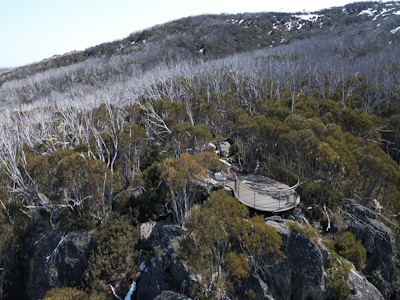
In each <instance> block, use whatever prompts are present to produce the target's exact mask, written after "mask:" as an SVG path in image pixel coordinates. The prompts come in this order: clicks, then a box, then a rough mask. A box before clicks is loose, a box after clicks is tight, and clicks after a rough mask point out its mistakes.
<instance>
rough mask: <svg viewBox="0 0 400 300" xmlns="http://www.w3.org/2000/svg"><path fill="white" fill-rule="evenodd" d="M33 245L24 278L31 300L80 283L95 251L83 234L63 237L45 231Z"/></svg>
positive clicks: (57, 233)
mask: <svg viewBox="0 0 400 300" xmlns="http://www.w3.org/2000/svg"><path fill="white" fill-rule="evenodd" d="M33 242H34V244H33V245H31V247H32V248H31V251H32V252H31V255H30V258H29V260H28V261H27V262H26V264H27V272H26V274H25V286H26V290H27V293H28V295H29V298H30V299H41V298H43V297H44V295H45V294H46V292H47V291H48V290H50V289H51V288H53V287H60V288H62V287H68V286H73V285H74V284H76V283H77V282H79V280H80V279H81V276H82V274H83V272H84V271H85V269H86V267H87V264H88V260H89V255H90V251H91V250H92V249H93V247H94V242H93V237H92V233H91V232H89V231H84V230H79V231H74V232H70V233H68V234H63V233H61V232H56V231H52V230H51V229H48V228H45V229H44V231H43V232H41V233H40V236H38V237H37V238H36V237H35V238H34V239H33Z"/></svg>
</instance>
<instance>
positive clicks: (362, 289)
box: [347, 269, 384, 300]
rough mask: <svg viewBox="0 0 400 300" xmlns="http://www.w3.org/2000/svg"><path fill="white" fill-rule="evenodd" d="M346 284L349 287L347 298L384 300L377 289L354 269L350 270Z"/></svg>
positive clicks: (351, 299)
mask: <svg viewBox="0 0 400 300" xmlns="http://www.w3.org/2000/svg"><path fill="white" fill-rule="evenodd" d="M347 284H348V285H349V287H350V289H351V295H350V296H349V297H348V298H347V299H348V300H384V298H383V296H382V294H381V293H380V292H379V291H378V289H377V288H376V287H375V286H374V285H373V284H372V283H371V282H369V281H368V280H367V279H366V278H365V277H364V276H362V275H361V274H359V273H358V272H356V271H355V270H354V269H352V270H351V271H350V274H349V278H348V279H347Z"/></svg>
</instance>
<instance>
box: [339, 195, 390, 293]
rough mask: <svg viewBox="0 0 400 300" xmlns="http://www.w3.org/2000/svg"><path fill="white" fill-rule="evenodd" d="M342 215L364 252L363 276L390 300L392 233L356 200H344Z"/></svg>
mask: <svg viewBox="0 0 400 300" xmlns="http://www.w3.org/2000/svg"><path fill="white" fill-rule="evenodd" d="M342 207H343V211H342V214H343V216H344V218H345V221H346V223H347V225H348V227H349V230H350V231H351V232H352V233H353V234H355V236H356V237H357V239H359V240H361V241H362V244H363V245H364V247H365V249H366V250H367V264H366V267H365V268H364V270H363V271H364V273H365V274H366V275H368V278H369V281H371V283H373V285H374V286H375V287H377V288H378V290H379V291H380V292H381V293H382V295H383V296H384V298H385V299H390V297H391V295H392V294H393V292H394V289H395V288H396V284H397V281H396V278H395V268H396V246H395V236H394V233H393V232H392V231H391V230H390V229H389V228H388V227H387V226H385V225H384V224H383V223H382V222H380V221H379V220H378V219H377V213H376V212H375V211H373V210H371V209H368V208H366V207H364V206H362V205H360V204H358V203H357V202H356V201H353V200H349V199H346V200H343V201H342Z"/></svg>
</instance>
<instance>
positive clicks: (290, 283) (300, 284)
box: [264, 218, 387, 300]
mask: <svg viewBox="0 0 400 300" xmlns="http://www.w3.org/2000/svg"><path fill="white" fill-rule="evenodd" d="M266 223H267V225H269V226H272V227H274V228H275V229H276V231H277V232H278V233H279V234H280V235H281V237H282V240H283V243H284V246H283V247H284V252H285V255H286V258H285V259H284V260H283V261H281V262H280V263H279V264H277V265H275V266H272V267H271V268H270V269H269V271H268V272H267V276H265V278H264V279H265V281H266V283H267V285H268V291H269V292H270V293H271V294H272V296H273V297H274V299H328V298H329V291H328V289H327V282H329V277H328V275H327V272H326V268H327V267H328V265H329V261H330V260H331V259H332V258H331V255H330V252H329V250H328V249H327V248H326V247H325V246H324V244H322V243H321V242H320V240H318V239H316V238H311V237H309V236H307V235H305V234H303V233H301V232H299V231H297V230H296V229H293V228H291V227H290V226H289V225H288V223H287V222H286V221H284V220H280V219H279V218H274V219H270V220H268V221H267V222H266ZM381 225H382V224H381ZM347 284H348V285H349V287H350V289H351V295H350V296H349V299H353V300H356V299H371V300H372V299H387V298H386V296H383V293H381V292H382V291H380V290H378V289H377V287H375V286H374V285H373V284H372V283H371V282H369V281H368V280H367V279H366V277H364V276H363V275H362V274H360V273H358V272H357V271H356V270H355V268H353V269H352V270H351V271H350V274H349V276H348V279H347Z"/></svg>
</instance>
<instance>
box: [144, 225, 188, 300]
mask: <svg viewBox="0 0 400 300" xmlns="http://www.w3.org/2000/svg"><path fill="white" fill-rule="evenodd" d="M140 236H141V241H140V243H139V244H140V245H144V246H147V247H148V246H150V247H151V249H152V252H153V256H152V257H151V258H150V263H149V264H148V266H147V268H146V270H145V271H144V272H143V274H142V276H141V278H140V281H139V282H138V288H137V294H138V298H139V299H141V300H147V299H149V300H150V299H154V298H155V297H157V296H158V295H160V294H162V293H163V292H164V291H167V290H172V291H176V292H178V291H180V292H182V293H184V292H185V288H186V286H188V284H189V282H190V279H189V273H188V271H187V269H186V267H185V266H184V265H183V264H182V263H181V262H180V261H179V260H178V259H177V252H178V247H179V241H180V240H182V238H183V237H184V236H185V231H184V230H183V229H182V228H181V227H179V226H175V225H169V224H168V223H166V222H165V221H162V222H158V223H156V222H150V223H145V224H142V225H141V226H140ZM160 299H164V298H160ZM165 299H175V298H165Z"/></svg>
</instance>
